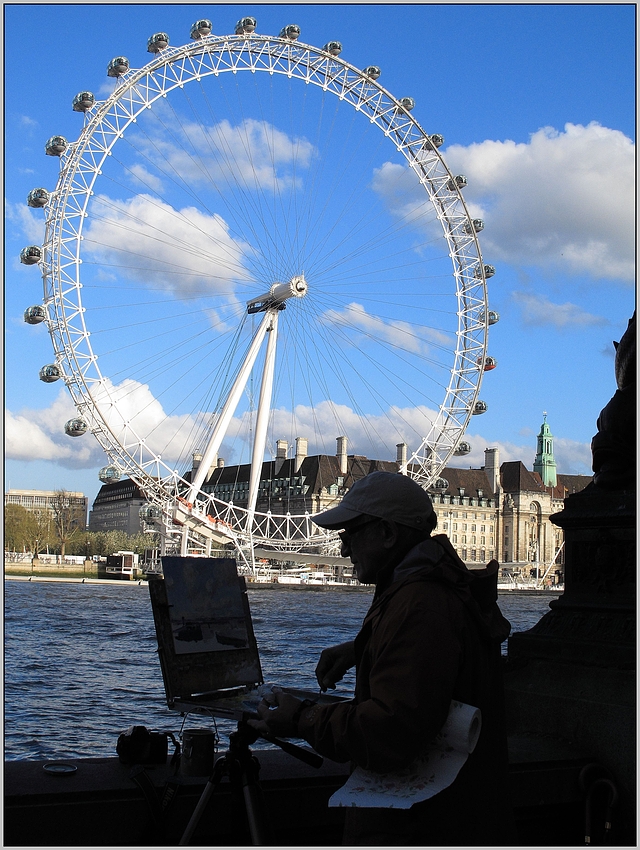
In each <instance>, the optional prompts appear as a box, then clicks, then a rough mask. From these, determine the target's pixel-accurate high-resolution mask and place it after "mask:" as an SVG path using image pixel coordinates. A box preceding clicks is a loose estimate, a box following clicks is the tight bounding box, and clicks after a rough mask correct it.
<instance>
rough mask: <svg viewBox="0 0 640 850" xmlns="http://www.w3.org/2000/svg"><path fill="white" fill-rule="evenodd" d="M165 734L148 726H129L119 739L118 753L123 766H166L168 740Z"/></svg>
mask: <svg viewBox="0 0 640 850" xmlns="http://www.w3.org/2000/svg"><path fill="white" fill-rule="evenodd" d="M167 737H168V736H167V735H166V733H164V732H150V731H149V729H147V727H146V726H129V728H128V729H127V730H125V731H124V732H122V733H121V734H120V735H119V737H118V743H117V744H116V752H117V753H118V757H119V758H120V762H121V763H122V764H165V763H166V761H167V750H168V740H167Z"/></svg>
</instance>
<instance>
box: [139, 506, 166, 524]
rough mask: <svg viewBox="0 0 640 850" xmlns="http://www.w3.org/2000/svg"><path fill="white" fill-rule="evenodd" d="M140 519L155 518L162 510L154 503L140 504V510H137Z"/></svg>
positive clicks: (160, 514)
mask: <svg viewBox="0 0 640 850" xmlns="http://www.w3.org/2000/svg"><path fill="white" fill-rule="evenodd" d="M138 514H139V516H140V519H141V520H143V521H145V522H146V521H148V520H152V519H157V518H159V517H161V516H162V511H161V510H160V508H158V507H156V506H155V505H142V507H141V508H140V510H139V511H138Z"/></svg>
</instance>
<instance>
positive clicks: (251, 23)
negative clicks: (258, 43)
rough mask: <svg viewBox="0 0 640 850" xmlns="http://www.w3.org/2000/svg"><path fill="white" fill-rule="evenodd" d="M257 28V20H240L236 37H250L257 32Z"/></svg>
mask: <svg viewBox="0 0 640 850" xmlns="http://www.w3.org/2000/svg"><path fill="white" fill-rule="evenodd" d="M257 26H258V22H257V21H256V19H255V18H252V17H247V18H240V20H239V21H238V23H237V24H236V35H249V33H252V32H255V29H256V27H257Z"/></svg>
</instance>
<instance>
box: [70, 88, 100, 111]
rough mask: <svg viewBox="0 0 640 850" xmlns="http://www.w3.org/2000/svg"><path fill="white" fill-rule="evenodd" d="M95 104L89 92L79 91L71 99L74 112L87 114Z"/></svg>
mask: <svg viewBox="0 0 640 850" xmlns="http://www.w3.org/2000/svg"><path fill="white" fill-rule="evenodd" d="M95 102H96V99H95V97H94V96H93V93H92V92H90V91H81V92H79V93H78V94H77V95H76V96H75V97H74V98H73V104H72V105H73V111H74V112H88V111H89V110H90V109H91V107H92V106H93V104H94V103H95Z"/></svg>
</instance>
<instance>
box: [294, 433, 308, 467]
mask: <svg viewBox="0 0 640 850" xmlns="http://www.w3.org/2000/svg"><path fill="white" fill-rule="evenodd" d="M307 447H308V440H306V439H305V438H304V437H296V465H295V471H296V472H298V471H299V470H300V467H301V466H302V461H303V460H304V459H305V458H306V456H307Z"/></svg>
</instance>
